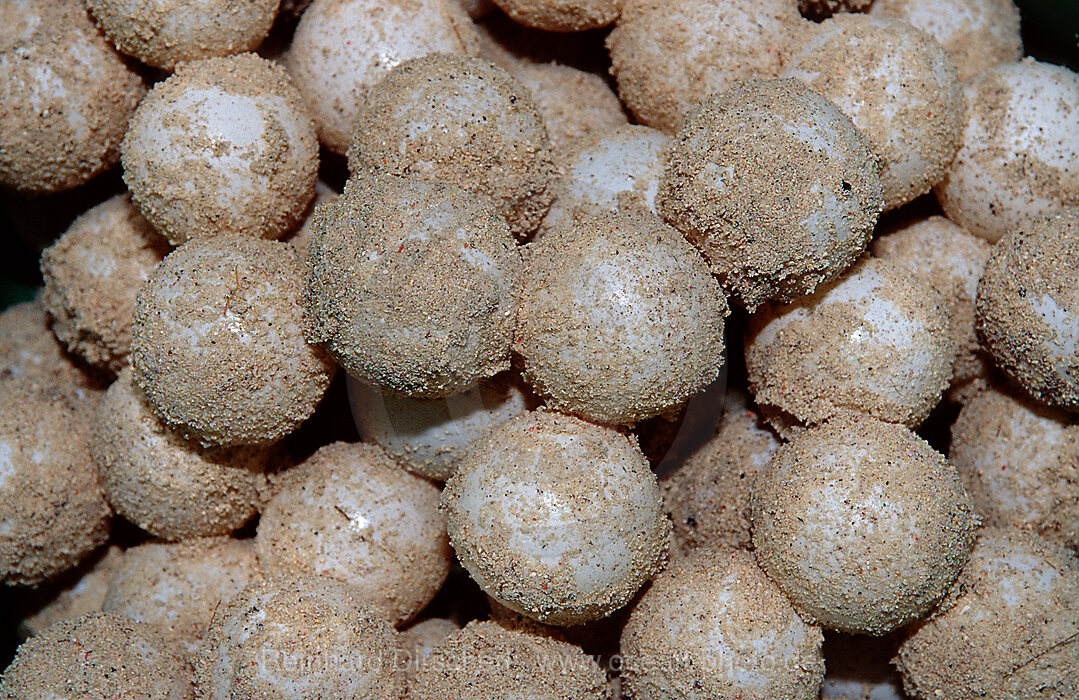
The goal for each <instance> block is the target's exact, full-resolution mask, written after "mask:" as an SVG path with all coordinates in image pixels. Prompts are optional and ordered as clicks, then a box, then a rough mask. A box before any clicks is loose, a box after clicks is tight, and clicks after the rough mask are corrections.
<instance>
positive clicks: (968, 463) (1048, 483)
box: [948, 387, 1079, 546]
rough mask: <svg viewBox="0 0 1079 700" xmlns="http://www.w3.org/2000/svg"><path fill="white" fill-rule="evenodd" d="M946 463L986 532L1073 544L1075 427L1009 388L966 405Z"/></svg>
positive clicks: (1077, 503) (1078, 475)
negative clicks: (1036, 535) (1015, 532)
mask: <svg viewBox="0 0 1079 700" xmlns="http://www.w3.org/2000/svg"><path fill="white" fill-rule="evenodd" d="M948 460H949V461H950V462H951V463H952V464H954V465H955V468H956V469H957V470H958V471H959V475H960V476H961V477H963V481H964V483H965V484H966V486H967V488H968V489H969V490H970V494H971V496H972V497H973V498H974V507H975V508H976V509H977V511H978V514H979V515H981V516H982V518H983V519H984V521H985V522H986V523H987V524H989V525H999V526H1013V527H1026V528H1030V529H1033V530H1036V531H1038V532H1040V533H1042V534H1044V535H1046V536H1053V537H1060V538H1062V539H1064V541H1065V542H1067V543H1068V544H1070V545H1072V546H1075V545H1077V544H1079V489H1076V483H1077V482H1079V420H1077V419H1076V417H1075V416H1072V415H1069V414H1067V413H1064V412H1063V411H1057V410H1054V409H1051V408H1048V407H1045V406H1041V405H1039V404H1037V403H1036V402H1034V401H1031V400H1030V399H1029V398H1027V397H1025V396H1022V395H1021V394H1019V393H1018V392H1016V391H1014V390H1010V389H1008V388H1004V387H1001V388H996V387H993V388H990V389H987V390H985V391H983V392H982V393H980V394H978V395H977V396H976V397H974V398H973V399H971V401H970V403H968V404H967V405H966V406H965V407H964V408H963V410H962V411H961V412H960V414H959V418H957V419H956V421H955V423H954V424H953V425H952V440H951V448H950V450H949V452H948Z"/></svg>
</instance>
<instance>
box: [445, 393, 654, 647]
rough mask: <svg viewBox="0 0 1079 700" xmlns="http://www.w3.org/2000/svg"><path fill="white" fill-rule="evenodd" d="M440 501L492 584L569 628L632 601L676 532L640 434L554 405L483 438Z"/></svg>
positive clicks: (511, 601) (492, 591)
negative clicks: (629, 433)
mask: <svg viewBox="0 0 1079 700" xmlns="http://www.w3.org/2000/svg"><path fill="white" fill-rule="evenodd" d="M442 510H443V512H444V513H445V516H446V528H447V530H448V532H449V535H450V542H451V543H452V544H453V547H454V549H455V550H456V552H457V557H458V559H459V560H460V561H461V563H462V564H463V565H464V567H465V568H466V569H468V571H469V573H470V574H471V575H472V577H473V578H474V579H475V580H476V582H477V583H478V584H479V586H480V588H482V589H483V590H484V592H486V593H487V594H488V595H490V596H492V597H494V598H495V599H496V600H497V601H498V602H500V603H501V604H503V605H505V606H506V607H508V608H510V609H512V610H515V611H516V612H519V613H521V614H524V615H527V616H528V617H531V618H533V619H536V620H538V621H540V622H543V623H546V624H553V625H561V626H566V625H572V624H578V623H581V622H587V621H589V620H595V619H598V618H601V617H605V616H607V615H609V614H611V613H612V612H613V611H614V610H617V609H618V608H620V607H622V606H623V605H625V604H626V603H627V602H628V601H629V600H630V598H632V596H633V595H634V594H635V593H636V592H637V590H638V589H639V588H640V587H641V585H642V584H644V583H645V582H646V581H647V580H649V579H650V578H651V577H652V576H654V575H655V574H656V573H657V572H658V571H659V570H660V569H662V567H663V565H664V563H665V561H666V556H667V549H668V545H669V541H670V533H671V525H670V521H668V520H667V518H666V517H665V516H664V515H663V511H662V501H661V498H660V494H659V488H658V486H657V485H656V479H655V476H653V475H652V472H651V470H650V469H649V467H648V461H647V460H646V459H645V457H644V455H643V454H641V451H640V449H639V448H638V447H637V444H636V442H635V441H633V440H632V439H631V438H628V437H626V436H624V435H622V434H620V433H618V432H615V431H614V430H611V429H608V428H603V427H600V426H598V425H594V424H591V423H586V422H584V421H582V420H580V419H578V418H573V417H570V416H564V415H560V414H557V413H552V412H548V411H536V412H534V413H528V414H526V415H523V416H519V417H517V418H513V419H511V420H508V421H506V422H505V423H503V424H501V425H500V426H498V427H497V428H495V429H494V430H492V431H491V432H490V433H488V434H487V436H486V437H485V438H483V440H482V441H480V442H479V443H477V444H476V445H475V447H474V448H473V449H472V451H471V452H470V454H469V455H468V456H467V457H466V458H465V460H464V462H463V463H462V464H461V466H460V467H459V468H458V470H457V472H456V473H455V474H454V475H453V476H452V477H451V478H450V480H449V481H448V482H446V489H445V490H444V491H443V493H442Z"/></svg>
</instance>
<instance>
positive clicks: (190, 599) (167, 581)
mask: <svg viewBox="0 0 1079 700" xmlns="http://www.w3.org/2000/svg"><path fill="white" fill-rule="evenodd" d="M260 578H261V574H260V573H259V567H258V560H257V559H256V558H255V548H254V546H253V543H252V542H251V540H235V539H231V538H228V537H218V538H206V539H202V538H196V539H190V540H186V541H184V542H178V543H174V544H156V543H152V542H151V543H147V544H142V545H138V546H136V547H131V548H129V549H127V550H126V551H125V552H124V561H123V564H121V565H120V567H119V568H118V569H117V571H116V572H115V573H114V574H113V576H112V579H111V581H110V582H109V587H108V593H107V594H106V595H105V600H104V601H103V602H102V608H101V609H102V610H104V611H105V612H112V613H118V614H121V615H126V616H127V617H130V618H132V619H134V620H138V621H139V622H145V623H146V624H148V625H152V626H154V627H155V628H156V629H157V630H158V631H159V632H160V633H161V634H162V635H164V637H165V638H166V639H167V640H169V641H170V642H171V643H172V644H174V645H175V646H176V647H177V648H178V649H180V650H182V651H183V652H184V653H186V654H187V655H189V656H193V655H194V653H195V652H196V651H197V650H198V648H199V645H200V644H201V643H202V638H203V635H204V634H205V633H206V631H207V630H208V629H209V627H210V621H211V619H212V618H213V615H214V613H215V611H216V610H217V609H218V606H220V605H222V604H224V603H227V602H228V601H229V600H230V599H231V598H232V597H233V596H234V595H236V594H237V593H239V592H240V590H241V589H242V588H244V587H245V586H247V585H248V584H251V583H254V582H255V581H257V580H259V579H260Z"/></svg>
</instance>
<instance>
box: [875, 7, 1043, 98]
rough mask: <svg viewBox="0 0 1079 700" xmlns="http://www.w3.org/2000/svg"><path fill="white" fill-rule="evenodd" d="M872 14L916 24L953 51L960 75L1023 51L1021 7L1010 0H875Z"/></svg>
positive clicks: (970, 74) (1014, 58)
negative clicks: (1020, 19) (1020, 21)
mask: <svg viewBox="0 0 1079 700" xmlns="http://www.w3.org/2000/svg"><path fill="white" fill-rule="evenodd" d="M871 12H872V14H874V15H878V16H880V17H891V18H893V19H899V20H903V21H904V22H908V23H909V24H912V25H914V26H915V27H917V28H918V29H921V30H922V31H924V32H926V33H927V34H929V35H931V36H932V37H933V38H934V39H936V40H937V41H938V42H939V43H940V45H941V46H943V47H944V48H945V49H946V50H947V51H948V54H949V55H950V56H951V57H952V62H953V63H954V64H955V69H956V72H957V74H958V75H959V80H960V81H962V82H964V83H965V82H967V81H968V80H970V79H971V78H973V77H974V76H976V75H977V74H978V73H981V72H982V71H983V70H985V69H986V68H992V67H993V66H996V65H1000V64H1002V63H1012V62H1013V61H1018V60H1019V59H1020V58H1022V57H1023V39H1022V37H1021V36H1020V35H1019V8H1017V7H1016V6H1015V3H1014V2H1012V0H876V2H874V3H873V9H872V10H871Z"/></svg>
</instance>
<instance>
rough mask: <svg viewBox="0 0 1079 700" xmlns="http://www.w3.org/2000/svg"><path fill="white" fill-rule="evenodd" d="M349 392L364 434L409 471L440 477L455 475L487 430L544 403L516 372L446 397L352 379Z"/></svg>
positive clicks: (366, 439)
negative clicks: (401, 393)
mask: <svg viewBox="0 0 1079 700" xmlns="http://www.w3.org/2000/svg"><path fill="white" fill-rule="evenodd" d="M348 392H349V400H350V401H351V404H352V416H353V418H354V419H355V420H356V427H357V428H358V429H359V431H360V437H361V438H362V439H363V440H365V441H367V442H373V443H375V444H376V445H379V446H381V447H382V448H383V449H385V450H386V452H388V453H389V454H390V455H391V456H392V457H393V458H394V459H396V460H397V461H398V463H400V464H401V466H403V467H404V468H405V469H408V470H409V471H411V472H414V473H416V474H419V475H420V476H426V477H427V478H429V479H434V480H436V481H445V480H446V479H448V478H450V477H451V476H453V472H455V471H456V470H457V465H458V464H460V462H461V460H462V459H464V457H465V454H467V452H468V449H469V447H471V445H472V443H473V442H475V441H476V440H477V439H478V438H480V437H481V436H482V435H483V434H484V433H485V432H487V431H488V430H490V429H491V428H492V427H494V426H496V425H498V424H499V423H501V422H503V421H506V420H509V419H510V418H513V417H514V416H518V415H521V414H522V413H524V412H525V411H527V410H528V409H530V408H535V404H536V403H538V401H537V400H536V397H535V396H534V395H533V394H532V392H531V391H530V390H529V389H528V386H527V385H526V384H525V383H524V382H523V381H521V378H520V377H519V376H518V375H517V374H516V373H514V372H512V371H511V372H504V373H502V374H498V375H496V376H494V377H491V378H490V379H486V380H484V381H481V382H479V383H478V384H476V385H474V386H472V387H469V388H468V389H465V390H464V391H462V392H460V393H457V394H451V395H450V396H447V397H445V398H441V399H410V398H407V397H398V396H391V395H389V394H386V393H385V392H383V391H382V390H381V389H379V388H378V387H375V386H371V385H369V384H363V383H362V382H359V381H356V380H355V379H352V378H351V377H349V383H348Z"/></svg>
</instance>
